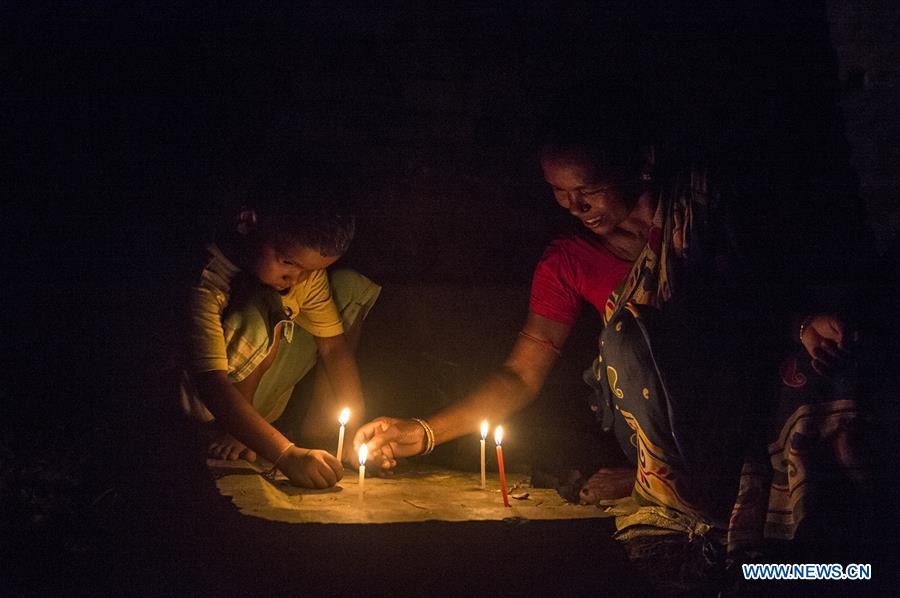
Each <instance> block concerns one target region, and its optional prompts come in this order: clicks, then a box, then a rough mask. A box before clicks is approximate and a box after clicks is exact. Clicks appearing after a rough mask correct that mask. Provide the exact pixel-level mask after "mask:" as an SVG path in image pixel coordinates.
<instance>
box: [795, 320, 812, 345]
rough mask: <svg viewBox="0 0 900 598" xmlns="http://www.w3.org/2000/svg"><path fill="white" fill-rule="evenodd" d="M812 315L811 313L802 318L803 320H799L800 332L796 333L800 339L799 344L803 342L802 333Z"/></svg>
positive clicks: (807, 326)
mask: <svg viewBox="0 0 900 598" xmlns="http://www.w3.org/2000/svg"><path fill="white" fill-rule="evenodd" d="M812 320H813V316H812V314H810V315H808V316H806V317H805V318H803V321H802V322H800V334H798V335H797V338H798V339H799V340H800V344H801V345H802V344H803V333H804V332H806V329H807V328H809V324H810V322H812Z"/></svg>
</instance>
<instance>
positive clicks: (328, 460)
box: [324, 453, 344, 484]
mask: <svg viewBox="0 0 900 598" xmlns="http://www.w3.org/2000/svg"><path fill="white" fill-rule="evenodd" d="M324 460H325V465H327V466H328V467H327V468H326V469H330V471H331V473H333V474H335V475H336V476H337V477H336V479H335V480H334V482H332V483H333V484H334V483H336V482H337V481H338V480H340V479H341V478H342V477H343V476H344V466H343V465H341V462H340V461H338V460H337V458H335V457H334V455H332V454H331V453H325V456H324Z"/></svg>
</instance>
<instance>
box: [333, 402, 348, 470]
mask: <svg viewBox="0 0 900 598" xmlns="http://www.w3.org/2000/svg"><path fill="white" fill-rule="evenodd" d="M348 421H350V410H349V409H347V408H346V407H344V410H343V411H341V415H340V417H338V423H339V424H341V431H340V432H339V433H338V450H337V454H336V455H335V456H336V457H337V458H338V461H343V460H344V426H346V425H347V422H348Z"/></svg>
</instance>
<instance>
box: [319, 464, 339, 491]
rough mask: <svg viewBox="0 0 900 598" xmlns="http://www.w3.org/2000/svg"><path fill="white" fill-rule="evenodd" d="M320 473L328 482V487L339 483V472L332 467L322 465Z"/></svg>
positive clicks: (326, 482)
mask: <svg viewBox="0 0 900 598" xmlns="http://www.w3.org/2000/svg"><path fill="white" fill-rule="evenodd" d="M319 475H320V476H322V480H323V481H324V482H325V484H326V486H325V487H326V488H328V487H331V486H334V485H335V484H336V483H337V474H336V473H335V471H334V470H333V469H332V468H330V467H320V468H319Z"/></svg>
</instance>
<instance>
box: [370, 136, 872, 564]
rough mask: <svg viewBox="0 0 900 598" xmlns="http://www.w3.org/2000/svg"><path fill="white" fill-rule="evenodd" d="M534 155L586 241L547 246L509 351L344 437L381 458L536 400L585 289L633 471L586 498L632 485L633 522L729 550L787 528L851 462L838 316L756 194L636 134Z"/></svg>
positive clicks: (609, 399) (563, 142)
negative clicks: (785, 269) (439, 395)
mask: <svg viewBox="0 0 900 598" xmlns="http://www.w3.org/2000/svg"><path fill="white" fill-rule="evenodd" d="M607 122H608V123H612V122H613V121H607ZM603 124H606V123H603ZM619 124H621V123H619ZM541 167H542V170H543V173H544V178H545V180H546V181H547V183H548V184H549V185H550V186H551V188H552V189H553V194H554V197H555V199H556V201H557V203H558V204H559V205H560V207H562V208H563V209H565V210H567V211H568V212H569V213H570V214H571V215H572V216H573V217H575V218H577V219H578V220H579V221H580V223H581V224H582V225H583V227H584V230H585V231H587V232H588V233H589V236H588V237H587V238H585V237H579V236H574V237H565V238H561V239H557V240H556V241H554V243H552V244H551V245H550V246H549V247H548V249H547V251H546V252H545V255H544V257H543V258H542V261H541V262H540V264H539V265H538V266H537V268H536V270H535V276H534V280H533V284H532V299H531V303H530V308H529V313H528V317H527V319H526V322H525V325H524V327H523V329H522V331H521V332H520V334H519V338H518V339H517V341H516V343H515V345H514V347H513V349H512V352H511V353H510V355H509V357H508V358H507V360H506V362H505V363H504V364H503V365H502V366H501V368H500V369H499V370H497V371H496V372H495V373H494V374H493V375H492V376H490V377H489V378H488V380H487V381H486V382H485V383H484V384H483V385H482V386H481V387H480V388H478V389H477V390H476V391H475V392H473V393H472V394H470V395H469V396H467V397H465V398H464V399H462V400H461V401H459V402H458V403H456V404H454V405H452V406H450V407H448V408H446V409H444V410H442V411H440V412H439V413H437V414H435V415H433V416H432V417H430V418H428V420H427V421H426V420H400V419H395V418H379V419H376V420H374V421H372V422H370V423H368V424H366V425H364V426H363V427H362V428H360V430H359V431H358V433H357V435H356V436H355V438H354V445H355V446H359V445H360V444H362V443H367V444H368V448H369V451H370V455H373V456H374V457H375V459H376V463H377V462H378V461H379V460H380V461H381V465H382V467H386V468H390V467H393V466H394V465H395V464H396V459H397V458H400V457H409V456H413V455H418V454H423V453H428V452H430V451H431V450H432V449H433V447H434V445H435V444H440V443H443V442H446V441H448V440H451V439H453V438H456V437H458V436H461V435H464V434H468V433H470V432H471V431H472V430H475V429H477V424H478V421H479V420H480V419H481V418H484V417H487V418H489V419H490V420H492V421H502V420H503V419H504V418H506V417H507V416H508V415H509V414H511V413H513V412H514V411H516V410H518V409H521V408H522V407H523V406H525V405H526V404H528V403H529V402H530V401H531V400H533V398H534V397H535V396H536V395H537V393H538V391H539V390H540V388H541V385H542V384H543V382H544V380H545V379H546V377H547V374H548V373H549V371H550V369H551V367H552V366H553V364H554V363H555V361H556V359H557V357H558V355H559V353H560V349H561V347H562V346H563V345H564V343H565V341H566V338H567V336H568V334H569V332H570V330H571V326H572V325H573V324H574V321H575V317H577V313H578V312H577V310H578V309H579V308H580V301H582V300H587V301H588V302H590V303H592V304H593V305H594V306H595V307H597V309H598V310H600V311H601V313H602V314H603V316H604V322H605V327H604V330H603V332H602V334H601V336H600V342H599V355H598V357H597V359H596V360H595V362H594V364H593V367H592V368H591V372H592V376H591V380H592V382H593V383H594V385H595V386H596V388H597V389H598V390H599V391H601V392H602V393H603V394H604V396H605V399H604V400H603V401H602V403H604V407H606V408H608V410H609V412H610V413H611V418H612V419H613V420H614V421H615V425H616V430H617V436H618V437H619V440H620V444H622V447H623V450H625V452H626V454H627V455H628V456H629V457H630V458H631V460H632V462H633V463H634V464H635V467H634V468H632V469H630V470H629V471H628V472H627V475H623V474H622V473H620V472H604V473H603V474H602V475H600V476H599V477H595V478H594V480H593V482H594V483H593V484H590V485H589V486H588V488H586V489H585V491H584V492H583V494H582V496H583V497H585V498H588V499H591V500H595V499H598V498H604V497H606V498H608V497H614V496H621V495H624V494H627V492H628V491H631V492H632V495H633V496H634V498H635V500H636V502H637V504H638V505H640V506H641V510H640V512H638V513H637V514H636V515H635V516H634V517H632V518H631V519H630V521H631V522H634V523H643V524H647V523H652V524H653V525H657V526H659V525H662V526H664V527H670V528H671V529H674V530H680V531H685V532H691V533H694V532H701V533H704V532H706V531H708V530H719V531H722V532H725V531H726V530H727V531H728V540H729V544H730V548H732V549H734V548H746V547H748V546H755V545H757V544H758V543H759V541H760V540H761V539H762V538H763V535H766V536H768V537H778V538H791V537H793V536H794V534H795V533H796V531H797V528H798V525H799V523H800V521H801V520H802V518H803V514H804V513H805V512H807V511H808V510H809V509H810V508H811V505H813V503H814V501H815V500H817V498H816V497H817V492H816V491H817V490H819V489H820V486H821V485H822V484H825V485H827V484H830V483H832V482H833V481H834V480H835V479H837V478H844V477H850V478H854V477H860V476H862V475H863V473H862V472H863V470H862V468H861V465H860V459H859V457H858V455H857V454H856V453H855V452H854V450H855V449H854V442H855V438H854V434H855V430H856V429H857V425H856V424H857V422H858V420H859V413H858V409H857V406H856V403H855V401H854V400H853V397H852V394H851V392H850V387H849V386H848V384H847V380H846V378H845V376H843V375H842V372H846V370H847V368H848V366H849V365H850V364H851V363H852V361H851V360H852V355H851V352H850V348H849V347H850V330H849V329H848V327H847V325H846V324H845V322H844V320H843V319H842V318H841V317H839V316H837V315H836V313H835V311H834V310H833V309H824V308H816V309H813V308H811V307H810V306H813V305H816V306H820V305H822V303H820V302H818V300H813V298H812V297H811V296H810V295H809V293H808V290H807V289H804V288H803V285H802V284H800V283H801V282H802V281H797V280H796V279H795V278H792V277H791V276H790V275H789V274H788V273H781V272H779V271H778V269H777V268H775V267H773V264H774V263H777V262H775V261H773V256H777V254H778V252H777V249H778V244H777V242H776V241H775V240H774V239H773V238H769V237H762V236H760V233H759V230H762V229H759V230H754V227H757V228H759V224H760V219H759V216H758V214H759V213H757V214H755V215H754V214H752V210H753V209H755V208H757V207H758V205H753V204H751V203H750V202H743V203H741V202H738V201H736V199H735V198H736V197H739V196H740V194H739V193H738V192H728V191H725V190H723V189H722V188H715V187H713V185H712V184H711V181H712V180H713V179H714V177H710V176H709V175H708V174H707V173H706V172H705V171H703V170H701V169H698V168H691V167H681V166H679V165H678V164H676V163H674V161H670V162H667V161H666V160H663V159H657V155H656V151H655V150H654V149H653V148H651V147H650V146H648V145H646V144H642V143H641V142H640V136H639V135H637V134H635V132H634V131H633V130H628V129H626V128H625V127H622V126H618V124H617V126H615V127H612V126H606V127H603V126H600V127H590V126H587V125H586V124H585V123H584V122H581V121H579V122H576V123H574V124H572V125H571V126H564V125H560V124H559V123H557V125H556V126H554V127H551V128H550V132H549V133H548V134H547V135H546V136H545V142H544V143H543V146H542V150H541ZM734 187H735V188H737V187H738V185H734ZM763 213H765V214H767V216H768V218H769V219H770V220H772V221H773V222H774V223H775V224H778V220H777V218H776V217H775V216H774V213H773V211H768V212H765V211H764V212H763ZM769 228H770V229H771V228H777V227H775V226H773V227H769ZM763 299H764V300H765V301H763ZM791 337H792V338H791ZM785 341H788V342H787V343H785ZM785 350H787V354H788V358H787V360H786V361H784V362H782V363H781V365H782V369H781V373H782V375H781V377H780V378H781V380H780V382H778V383H777V384H776V383H774V381H775V372H777V371H778V369H777V368H778V366H779V363H780V362H779V360H780V359H781V357H783V356H784V355H785ZM742 471H743V473H742ZM642 514H643V515H646V516H645V517H642Z"/></svg>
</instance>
